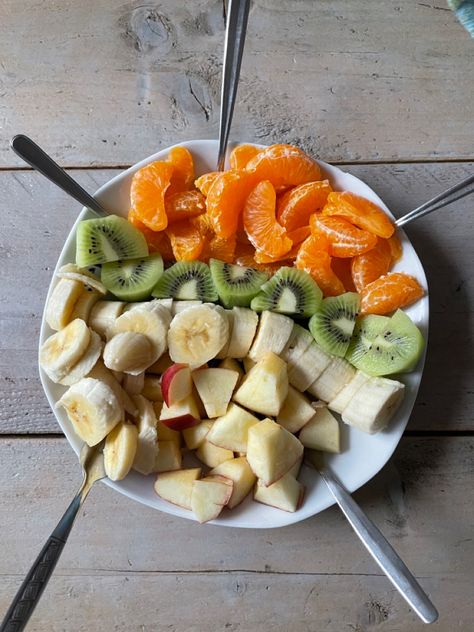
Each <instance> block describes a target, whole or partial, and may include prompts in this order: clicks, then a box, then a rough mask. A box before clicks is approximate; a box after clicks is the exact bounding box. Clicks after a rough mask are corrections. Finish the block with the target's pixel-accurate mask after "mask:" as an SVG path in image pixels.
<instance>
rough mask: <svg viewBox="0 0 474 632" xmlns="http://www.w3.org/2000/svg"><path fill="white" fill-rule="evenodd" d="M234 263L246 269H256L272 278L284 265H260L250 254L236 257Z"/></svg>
mask: <svg viewBox="0 0 474 632" xmlns="http://www.w3.org/2000/svg"><path fill="white" fill-rule="evenodd" d="M234 263H236V264H237V265H238V266H243V267H244V268H255V269H256V270H261V271H262V272H266V273H267V274H269V275H270V276H272V275H273V274H275V272H277V271H278V270H279V269H280V267H281V266H282V265H283V264H282V263H258V262H257V261H255V259H254V258H253V256H252V255H250V254H249V255H239V256H237V257H235V260H234Z"/></svg>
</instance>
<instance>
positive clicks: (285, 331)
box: [248, 311, 293, 362]
mask: <svg viewBox="0 0 474 632" xmlns="http://www.w3.org/2000/svg"><path fill="white" fill-rule="evenodd" d="M292 329H293V320H292V319H291V318H288V316H283V314H276V313H274V312H268V311H265V312H262V314H261V316H260V323H259V325H258V329H257V334H256V336H255V340H254V341H253V344H252V347H251V348H250V351H249V352H248V355H249V357H250V358H251V359H252V360H255V362H257V361H258V360H260V359H261V358H263V356H264V355H266V354H267V353H268V352H269V351H272V352H273V353H275V354H276V355H279V354H280V353H281V352H282V351H283V349H284V348H285V345H286V343H287V342H288V340H289V338H290V335H291V332H292Z"/></svg>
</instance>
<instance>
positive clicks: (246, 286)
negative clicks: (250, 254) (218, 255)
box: [209, 259, 268, 307]
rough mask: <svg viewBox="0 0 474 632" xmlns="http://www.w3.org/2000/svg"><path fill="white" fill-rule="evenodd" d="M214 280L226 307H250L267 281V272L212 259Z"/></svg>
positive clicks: (210, 264) (210, 262)
mask: <svg viewBox="0 0 474 632" xmlns="http://www.w3.org/2000/svg"><path fill="white" fill-rule="evenodd" d="M209 267H210V269H211V275H212V280H213V282H214V285H215V287H216V290H217V293H218V294H219V298H220V300H221V301H222V304H223V305H225V306H226V307H248V306H249V305H250V302H251V300H252V299H253V297H254V296H256V295H257V294H258V293H259V292H260V288H261V287H262V285H263V284H264V283H265V281H267V279H268V275H267V274H266V273H265V272H261V271H259V270H255V269H254V268H246V267H244V266H238V265H234V264H232V263H225V262H224V261H219V260H218V259H210V260H209Z"/></svg>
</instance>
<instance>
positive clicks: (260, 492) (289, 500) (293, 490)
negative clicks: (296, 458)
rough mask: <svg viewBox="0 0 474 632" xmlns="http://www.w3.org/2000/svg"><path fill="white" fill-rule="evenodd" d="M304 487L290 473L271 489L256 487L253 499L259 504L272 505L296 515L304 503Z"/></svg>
mask: <svg viewBox="0 0 474 632" xmlns="http://www.w3.org/2000/svg"><path fill="white" fill-rule="evenodd" d="M303 497H304V486H303V485H302V483H300V482H299V481H297V480H296V478H295V477H294V476H292V475H291V474H290V473H288V474H285V476H283V477H282V478H280V480H278V481H277V482H276V483H273V485H270V486H269V487H265V486H264V485H260V484H259V482H257V484H256V485H255V490H254V495H253V499H254V500H255V501H257V502H258V503H263V504H264V505H270V506H271V507H276V508H277V509H282V510H283V511H289V512H292V513H294V512H295V511H296V510H297V509H299V508H300V507H301V505H302V503H303Z"/></svg>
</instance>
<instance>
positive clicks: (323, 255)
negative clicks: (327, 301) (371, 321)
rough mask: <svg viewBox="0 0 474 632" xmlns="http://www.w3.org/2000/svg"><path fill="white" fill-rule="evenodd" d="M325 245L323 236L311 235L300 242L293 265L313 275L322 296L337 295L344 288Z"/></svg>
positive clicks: (341, 292) (342, 291)
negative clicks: (332, 265) (332, 266)
mask: <svg viewBox="0 0 474 632" xmlns="http://www.w3.org/2000/svg"><path fill="white" fill-rule="evenodd" d="M326 246H327V242H325V240H324V238H321V237H320V236H318V235H311V236H310V237H308V238H307V239H305V241H304V242H303V243H302V244H301V246H300V249H299V251H298V256H297V257H296V262H295V265H296V267H297V268H299V269H300V270H305V272H307V273H308V274H310V275H311V276H312V277H313V279H314V280H315V281H316V283H317V284H318V285H319V287H320V288H321V291H322V292H323V294H324V296H338V295H339V294H343V293H344V291H345V288H344V285H343V284H342V281H341V280H340V279H339V278H338V277H337V275H336V274H335V273H334V271H333V269H332V268H331V257H330V255H329V253H328V252H327V251H326V250H325V249H324V248H325V247H326Z"/></svg>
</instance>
